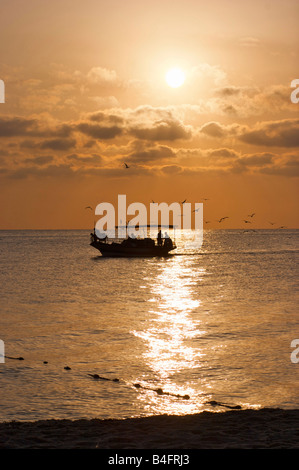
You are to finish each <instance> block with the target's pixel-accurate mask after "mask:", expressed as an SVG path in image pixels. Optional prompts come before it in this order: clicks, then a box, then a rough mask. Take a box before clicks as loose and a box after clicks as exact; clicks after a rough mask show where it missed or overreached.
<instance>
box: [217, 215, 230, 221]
mask: <svg viewBox="0 0 299 470" xmlns="http://www.w3.org/2000/svg"><path fill="white" fill-rule="evenodd" d="M225 219H229V217H227V216H226V217H221V219H219V220H218V222H219V223H220V222H222V220H225Z"/></svg>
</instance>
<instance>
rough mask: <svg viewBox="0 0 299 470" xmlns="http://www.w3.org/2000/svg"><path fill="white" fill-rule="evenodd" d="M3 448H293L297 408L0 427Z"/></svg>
mask: <svg viewBox="0 0 299 470" xmlns="http://www.w3.org/2000/svg"><path fill="white" fill-rule="evenodd" d="M0 448H1V449H254V448H260V449H294V448H299V410H281V409H270V408H264V409H261V410H233V411H225V412H221V413H212V412H203V413H200V414H193V415H187V416H169V415H161V416H151V417H146V418H130V419H125V420H112V419H111V420H100V419H92V420H87V419H86V420H85V419H82V420H76V421H71V420H45V421H36V422H16V421H14V422H6V423H0Z"/></svg>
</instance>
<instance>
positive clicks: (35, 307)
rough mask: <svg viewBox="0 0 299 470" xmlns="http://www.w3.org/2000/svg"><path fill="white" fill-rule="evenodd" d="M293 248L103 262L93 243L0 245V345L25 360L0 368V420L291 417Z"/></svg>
mask: <svg viewBox="0 0 299 470" xmlns="http://www.w3.org/2000/svg"><path fill="white" fill-rule="evenodd" d="M297 240H298V231H296V230H273V231H272V230H259V231H256V232H244V231H243V230H224V231H222V230H221V231H212V230H210V231H206V232H205V233H204V242H203V246H202V248H201V250H200V251H199V252H198V253H190V252H186V250H185V248H184V246H185V245H184V243H183V241H184V240H183V239H181V240H177V242H178V245H179V247H178V250H177V255H175V256H172V257H170V258H168V259H158V258H157V259H121V258H118V259H109V258H102V257H101V256H99V254H98V252H97V251H96V250H95V249H93V248H92V247H90V246H89V232H88V231H21V232H15V231H2V232H0V259H1V271H0V285H1V297H0V309H1V310H0V312H1V313H0V315H1V317H0V339H2V340H3V341H4V343H5V353H6V355H8V356H12V357H19V356H22V357H24V361H17V360H13V359H6V362H5V363H4V364H0V384H1V388H0V393H1V399H0V420H1V421H8V420H38V419H49V418H68V419H77V418H95V417H96V418H126V417H131V416H146V415H152V414H162V413H170V414H187V413H197V412H201V411H204V410H213V411H224V408H221V407H220V408H213V407H211V406H210V405H208V404H207V403H206V402H208V401H211V400H214V401H218V402H221V403H228V404H230V405H241V406H242V407H248V408H259V407H266V406H267V407H281V408H299V393H298V385H299V364H294V363H292V362H291V359H290V354H291V351H292V348H291V341H292V340H293V339H295V338H299V318H298V312H297V308H296V307H297V304H298V288H297V286H298V283H297V279H298V265H297V256H298V243H297ZM44 361H46V362H47V364H44ZM65 366H69V367H70V368H71V370H65V369H64V367H65ZM88 374H99V375H100V376H102V377H106V378H110V379H114V378H118V379H119V382H113V381H111V380H110V381H104V380H94V379H93V378H91V377H90V376H89V375H88ZM136 383H139V384H140V385H141V388H136V387H135V386H134V384H136ZM157 388H160V389H162V390H163V392H165V393H164V394H158V393H156V392H155V391H153V390H154V389H157ZM167 393H168V394H167ZM186 394H188V395H189V396H190V399H189V400H186V399H183V398H181V397H180V396H183V395H186ZM174 395H180V396H174Z"/></svg>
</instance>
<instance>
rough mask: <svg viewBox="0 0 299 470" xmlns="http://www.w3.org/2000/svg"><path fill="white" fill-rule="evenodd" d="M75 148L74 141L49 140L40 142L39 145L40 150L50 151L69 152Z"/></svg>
mask: <svg viewBox="0 0 299 470" xmlns="http://www.w3.org/2000/svg"><path fill="white" fill-rule="evenodd" d="M75 146H76V140H75V139H62V138H60V139H59V138H58V139H50V140H45V141H44V142H41V143H40V144H39V147H40V148H41V149H51V150H61V151H63V150H69V149H71V148H72V147H75Z"/></svg>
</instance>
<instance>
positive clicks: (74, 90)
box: [0, 0, 299, 229]
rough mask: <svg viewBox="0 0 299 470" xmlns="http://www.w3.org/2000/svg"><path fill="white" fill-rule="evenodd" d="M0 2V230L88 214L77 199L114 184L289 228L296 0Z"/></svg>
mask: <svg viewBox="0 0 299 470" xmlns="http://www.w3.org/2000/svg"><path fill="white" fill-rule="evenodd" d="M0 10H1V14H0V79H1V80H3V81H4V83H5V103H0V188H1V189H0V211H1V217H0V229H80V228H91V227H93V224H94V219H95V215H94V213H92V212H91V211H89V210H86V209H85V208H86V206H91V207H93V208H95V207H96V205H97V204H99V203H101V202H110V203H113V204H115V205H116V203H117V196H118V194H126V195H127V201H128V204H129V203H131V202H142V203H144V204H146V205H149V204H150V202H152V200H154V201H157V202H167V203H169V204H170V203H172V202H176V201H182V200H184V199H187V201H188V202H191V203H192V204H193V203H196V202H203V203H204V221H205V227H207V228H243V227H246V228H248V226H249V225H248V224H247V223H246V222H244V220H249V221H250V222H251V225H250V227H251V228H273V227H275V228H279V227H281V226H286V227H288V228H299V211H298V176H299V173H298V156H299V152H298V148H299V113H298V111H299V103H298V104H296V103H293V102H292V101H291V99H290V95H291V92H292V91H293V90H294V89H293V88H291V82H292V80H294V79H296V78H299V69H298V63H299V60H298V58H299V57H298V56H299V30H298V19H299V2H298V1H297V0H284V1H281V0H271V1H270V0H258V1H257V0H251V1H250V2H249V1H248V2H240V1H237V0H209V1H203V0H184V1H178V0H163V1H162V0H159V1H157V0H151V1H150V2H149V1H148V0H147V1H144V0H138V1H137V0H109V1H108V0H106V1H101V0H84V1H83V0H59V1H58V0H51V1H50V0H26V2H24V1H23V0H1V3H0ZM173 67H177V68H179V69H180V70H181V71H182V72H183V74H184V78H185V79H184V83H183V84H182V85H181V86H179V87H177V88H173V87H171V86H169V84H168V83H167V82H166V80H165V75H166V73H167V72H168V71H169V70H170V69H172V68H173ZM124 162H126V163H127V164H128V166H129V168H125V166H124ZM251 213H255V216H254V217H253V218H251V219H249V218H248V214H251ZM224 216H226V217H228V218H227V219H225V220H223V221H222V222H221V224H220V223H219V222H218V220H219V219H220V218H221V217H224ZM272 224H274V225H272Z"/></svg>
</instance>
